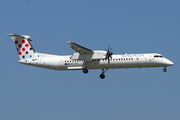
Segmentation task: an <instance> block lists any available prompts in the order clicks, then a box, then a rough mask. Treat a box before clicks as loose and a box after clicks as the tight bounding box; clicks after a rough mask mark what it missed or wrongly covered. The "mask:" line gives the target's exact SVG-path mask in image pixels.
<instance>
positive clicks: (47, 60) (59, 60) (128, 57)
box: [19, 53, 173, 70]
mask: <svg viewBox="0 0 180 120" xmlns="http://www.w3.org/2000/svg"><path fill="white" fill-rule="evenodd" d="M37 55H38V58H37V59H21V60H19V63H22V64H26V65H32V66H36V67H42V68H48V69H54V70H82V69H84V68H85V62H87V61H84V60H72V59H70V57H71V56H70V55H69V56H58V55H49V54H42V53H37ZM158 56H159V57H158ZM87 64H88V66H87V69H113V68H141V67H166V66H172V65H173V63H172V62H171V61H170V60H168V59H166V58H165V57H162V56H161V55H160V54H156V53H149V54H119V55H112V59H110V64H108V60H105V59H104V60H95V59H94V60H91V61H88V62H87Z"/></svg>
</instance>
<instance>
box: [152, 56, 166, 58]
mask: <svg viewBox="0 0 180 120" xmlns="http://www.w3.org/2000/svg"><path fill="white" fill-rule="evenodd" d="M154 58H164V57H163V56H162V55H154Z"/></svg>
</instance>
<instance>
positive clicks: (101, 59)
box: [8, 34, 174, 79]
mask: <svg viewBox="0 0 180 120" xmlns="http://www.w3.org/2000/svg"><path fill="white" fill-rule="evenodd" d="M8 36H11V38H12V39H13V41H14V43H15V46H16V50H17V52H18V54H19V58H20V60H19V61H18V62H19V63H21V64H25V65H31V66H36V67H42V68H47V69H53V70H82V71H83V73H85V74H87V73H88V70H89V69H102V73H101V74H100V78H101V79H104V78H105V75H104V73H105V72H106V70H108V69H115V68H148V67H164V68H163V71H164V72H166V71H167V69H166V67H167V66H172V65H173V64H174V63H173V62H171V61H170V60H168V59H167V58H165V57H163V56H162V55H161V54H158V53H147V54H127V53H126V54H117V55H113V53H112V52H111V49H109V47H108V50H105V51H103V50H102V51H100V50H91V49H88V48H85V47H83V46H80V45H78V44H76V43H74V42H67V43H68V44H69V45H70V46H71V49H74V50H75V52H74V54H73V55H66V56H59V55H51V54H44V53H39V52H36V51H35V49H34V48H33V46H32V44H31V43H30V41H32V40H31V39H30V36H28V35H16V34H8Z"/></svg>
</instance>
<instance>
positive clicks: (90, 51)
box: [67, 42, 94, 54]
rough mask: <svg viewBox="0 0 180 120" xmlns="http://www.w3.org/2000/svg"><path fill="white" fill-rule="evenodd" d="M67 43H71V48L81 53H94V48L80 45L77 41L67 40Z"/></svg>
mask: <svg viewBox="0 0 180 120" xmlns="http://www.w3.org/2000/svg"><path fill="white" fill-rule="evenodd" d="M67 43H68V44H70V45H71V48H72V49H74V50H75V51H76V52H78V53H79V54H90V53H91V54H92V53H94V52H93V51H92V50H90V49H87V48H85V47H83V46H80V45H78V44H76V43H73V42H67Z"/></svg>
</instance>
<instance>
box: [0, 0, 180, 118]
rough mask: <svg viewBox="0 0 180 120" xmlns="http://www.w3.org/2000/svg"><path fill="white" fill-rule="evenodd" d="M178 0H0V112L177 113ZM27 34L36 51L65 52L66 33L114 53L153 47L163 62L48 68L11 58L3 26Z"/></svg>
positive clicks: (28, 115) (145, 115) (68, 114)
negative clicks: (86, 69) (119, 66)
mask: <svg viewBox="0 0 180 120" xmlns="http://www.w3.org/2000/svg"><path fill="white" fill-rule="evenodd" d="M179 6H180V2H179V1H177V0H173V1H168V0H150V1H148V0H147V1H143V0H136V1H134V0H127V1H120V0H111V1H107V0H91V1H87V0H66V1H65V0H64V1H62V0H53V1H45V0H9V1H7V0H1V2H0V15H1V19H0V21H1V23H0V24H1V27H0V36H1V50H0V54H1V67H0V71H1V75H0V101H1V102H0V119H2V120H12V119H13V120H39V119H43V120H49V119H51V120H53V119H63V120H72V119H78V120H84V119H86V120H92V119H93V120H100V119H103V120H109V119H113V120H119V119H123V120H129V119H133V120H145V119H146V120H152V119H153V120H160V119H161V120H162V119H163V120H170V119H171V120H172V119H173V120H179V118H180V102H179V101H180V87H179V86H180V79H179V67H180V64H179V58H180V57H179V50H180V49H179V45H180V41H179V38H180V34H179V31H180V24H179V21H180V14H179V13H180V7H179ZM11 33H14V34H20V35H30V36H31V39H32V40H33V41H32V42H31V43H32V45H33V47H34V48H35V50H36V51H37V52H42V53H50V54H57V55H67V54H68V55H71V54H73V52H74V51H73V50H70V46H69V45H68V44H67V43H66V42H67V41H73V42H75V43H77V44H80V45H82V46H84V47H87V48H89V49H93V50H94V49H95V50H104V49H107V47H108V45H109V46H110V47H112V48H113V49H112V52H113V53H114V54H122V53H123V51H127V53H161V54H162V55H163V56H165V57H166V58H168V59H170V60H171V61H173V62H174V66H172V67H168V68H167V70H168V71H167V72H166V73H164V72H162V69H163V68H148V69H146V68H142V69H110V70H108V71H107V72H106V73H105V75H106V78H105V80H101V79H100V78H99V75H100V73H101V70H90V71H89V73H88V74H86V75H85V74H83V73H82V71H54V70H48V69H42V68H36V67H32V66H26V65H22V64H19V63H18V62H17V61H18V59H19V57H18V54H17V51H16V48H15V45H14V43H13V41H12V39H11V38H10V37H9V36H7V34H11Z"/></svg>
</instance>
